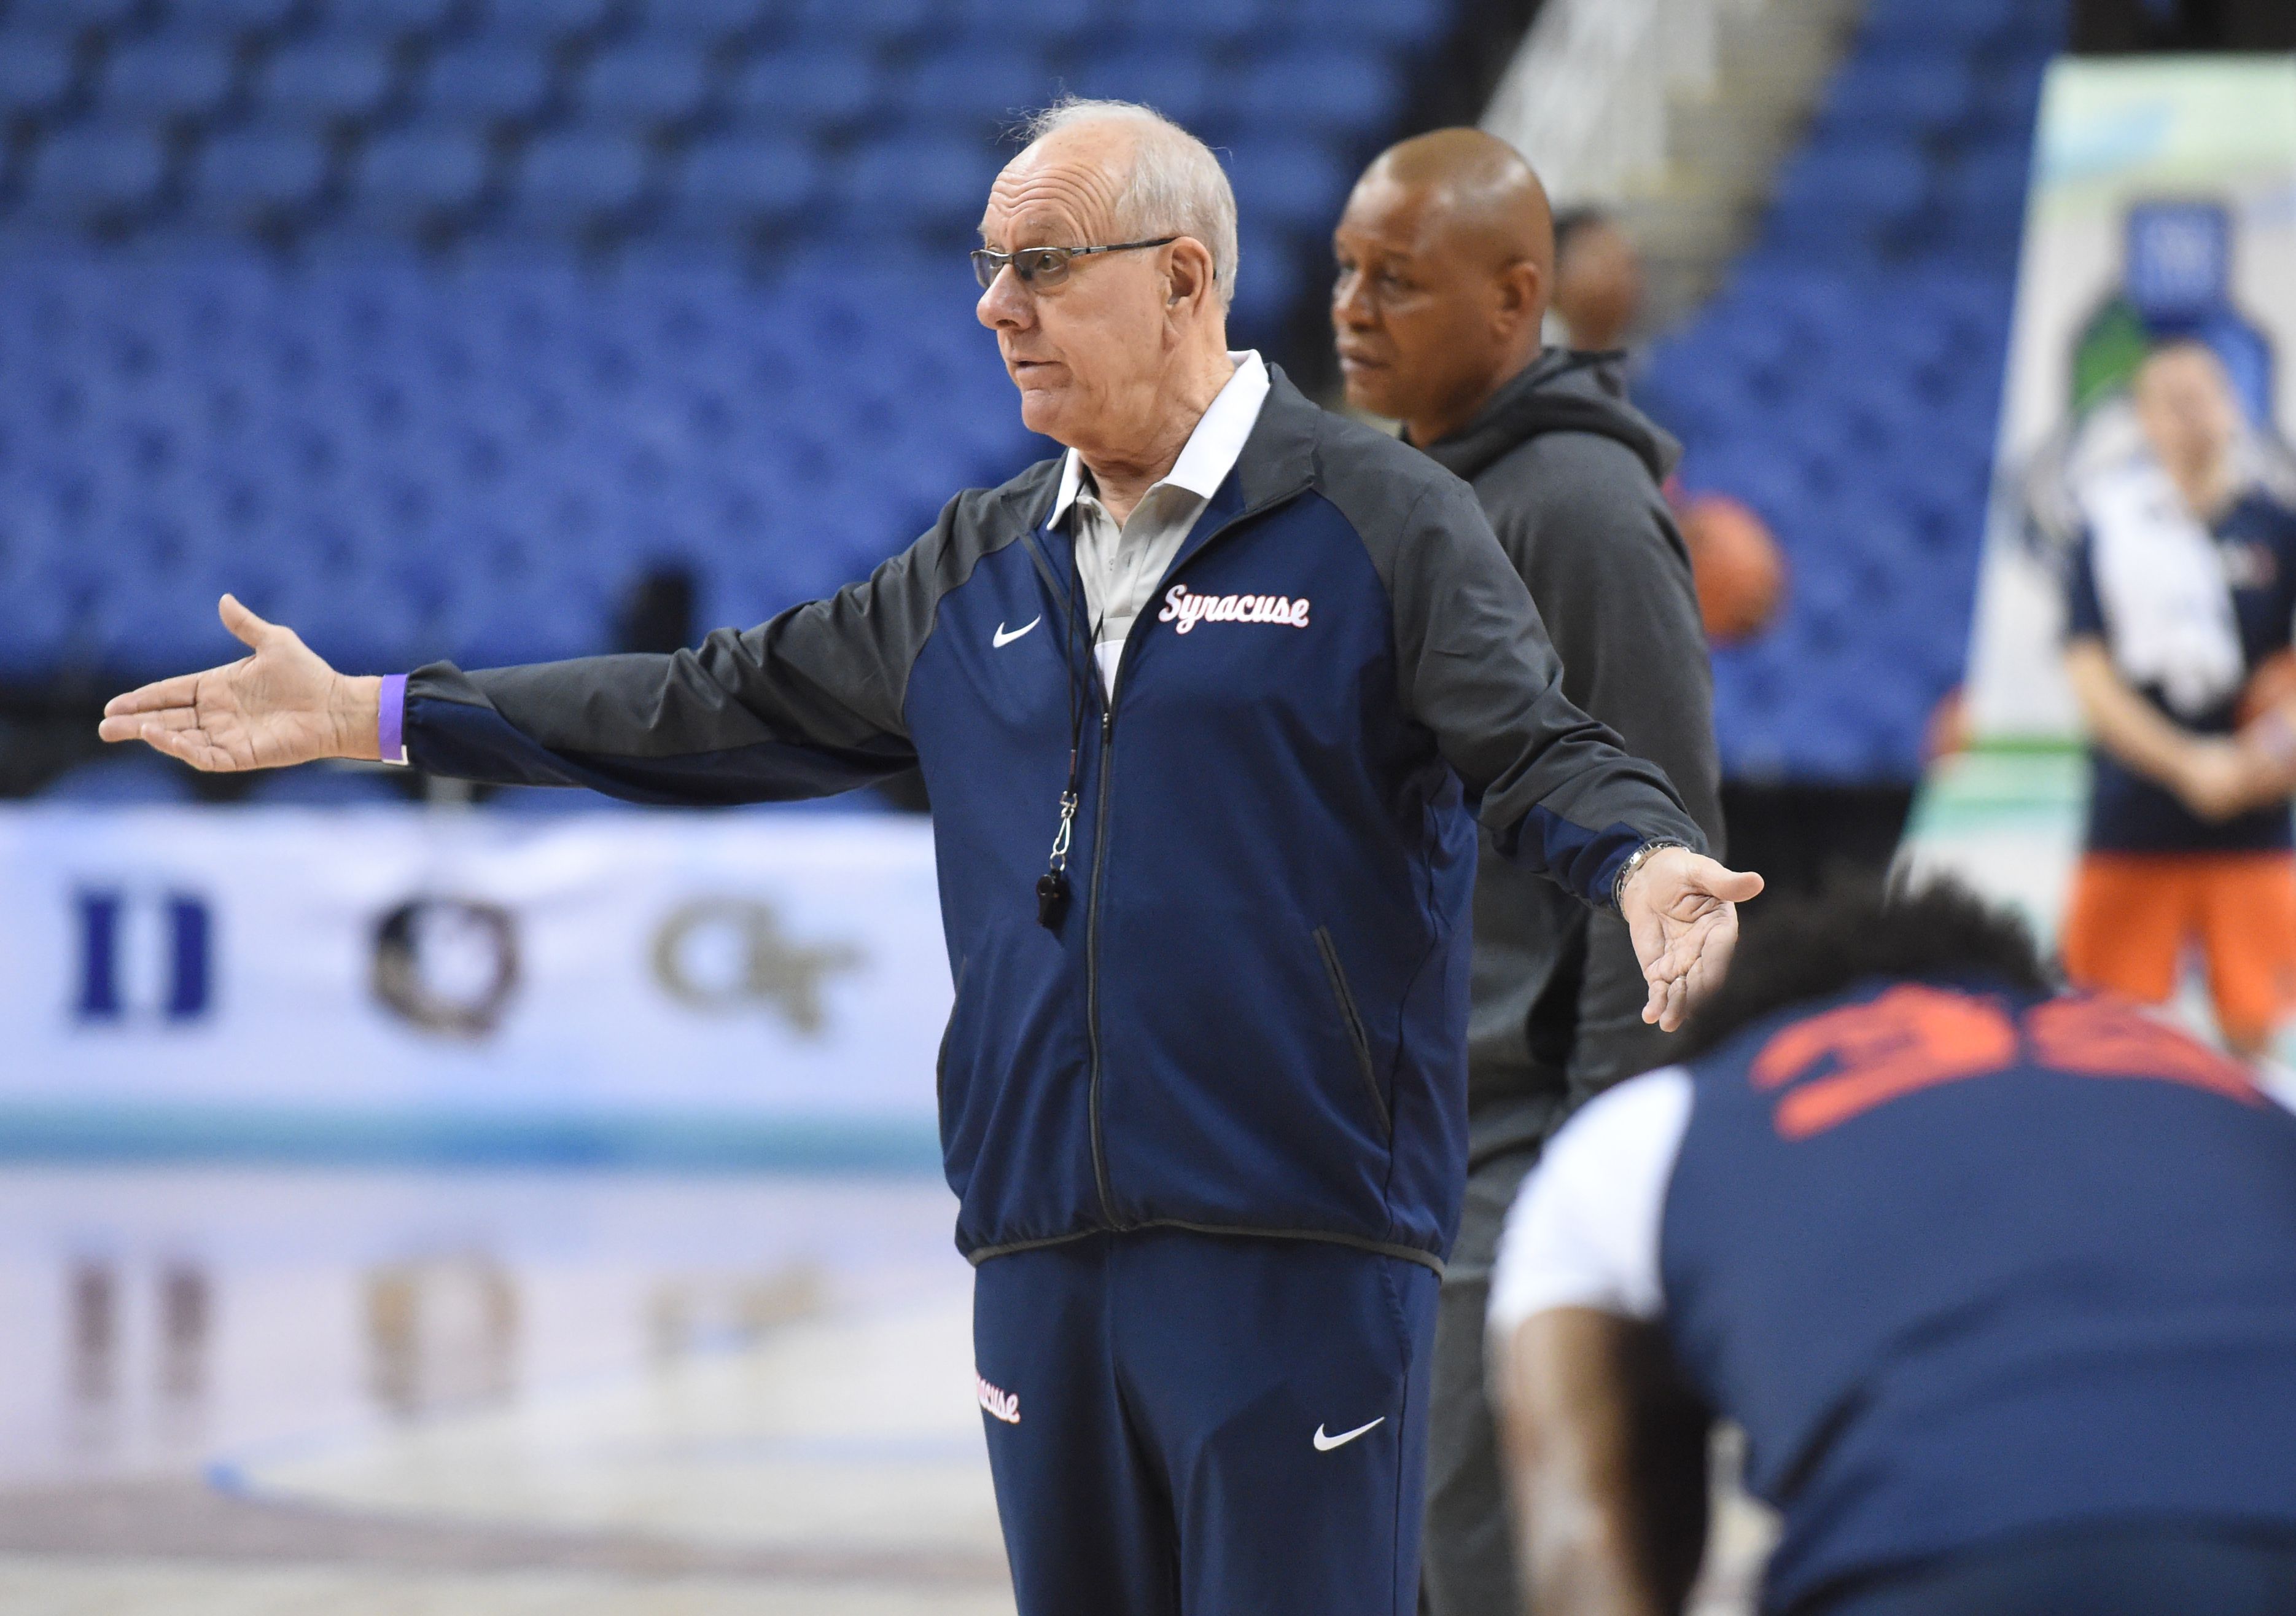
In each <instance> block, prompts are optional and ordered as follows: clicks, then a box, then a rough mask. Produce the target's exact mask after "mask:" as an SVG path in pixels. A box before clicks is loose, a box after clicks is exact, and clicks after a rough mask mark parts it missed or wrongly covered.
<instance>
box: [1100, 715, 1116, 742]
mask: <svg viewBox="0 0 2296 1616" xmlns="http://www.w3.org/2000/svg"><path fill="white" fill-rule="evenodd" d="M1115 728H1116V709H1115V708H1113V707H1103V708H1102V709H1101V710H1100V743H1101V744H1102V745H1103V746H1106V745H1107V744H1108V742H1109V737H1110V735H1111V733H1112V732H1113V731H1114V730H1115Z"/></svg>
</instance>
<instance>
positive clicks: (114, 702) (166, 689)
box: [97, 595, 382, 772]
mask: <svg viewBox="0 0 2296 1616" xmlns="http://www.w3.org/2000/svg"><path fill="white" fill-rule="evenodd" d="M217 610H218V611H220V613H221V615H222V617H223V626H224V627H225V628H228V629H230V630H231V631H232V633H233V634H234V635H236V636H239V638H240V639H242V640H243V641H244V642H246V644H247V645H248V646H249V648H250V650H252V651H253V652H254V653H255V654H254V655H252V656H249V657H242V658H241V659H240V660H238V661H236V662H231V663H227V664H225V666H223V667H221V668H210V669H208V670H207V671H206V672H205V673H187V674H181V675H178V676H177V677H175V678H172V679H161V680H160V682H159V683H158V684H156V685H144V686H143V688H142V689H141V690H131V691H129V692H128V693H127V694H126V695H121V696H114V697H112V698H111V701H108V702H106V703H105V704H104V709H103V723H102V726H101V727H100V728H99V729H98V731H97V733H98V734H101V735H102V737H103V738H104V739H105V740H107V741H142V742H145V743H146V744H147V745H149V746H152V748H154V749H156V750H157V751H163V752H165V753H167V754H168V756H169V757H171V758H181V759H183V760H184V762H186V763H188V764H190V765H191V766H192V767H193V768H200V769H208V770H211V771H221V772H229V771H234V770H239V769H250V768H283V767H286V766H288V765H289V764H292V763H309V762H311V761H313V760H314V759H320V758H364V759H369V760H370V761H372V760H373V759H377V758H379V757H380V756H381V753H380V751H379V747H380V743H381V742H380V737H379V735H378V734H377V731H376V720H377V718H378V716H379V710H380V705H381V692H382V681H381V679H377V678H347V677H344V676H343V675H341V674H339V673H337V672H336V671H335V670H334V669H332V668H330V667H328V666H327V664H326V663H325V662H324V661H323V660H321V659H320V658H319V656H318V654H317V653H316V652H314V651H313V650H312V649H311V648H310V647H309V646H307V645H306V644H303V642H302V640H301V638H300V637H299V636H297V634H296V633H295V631H294V630H293V629H291V628H282V627H281V626H280V625H278V624H276V623H266V622H265V621H264V620H263V619H261V618H259V617H258V616H256V615H255V613H253V612H252V611H249V610H248V609H247V608H246V607H244V606H242V605H241V604H240V603H239V602H238V601H237V600H235V599H234V598H233V597H232V596H230V595H225V596H224V597H223V601H222V603H221V605H220V606H219V607H218V608H217Z"/></svg>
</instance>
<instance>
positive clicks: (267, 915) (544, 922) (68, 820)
mask: <svg viewBox="0 0 2296 1616" xmlns="http://www.w3.org/2000/svg"><path fill="white" fill-rule="evenodd" d="M949 1002H950V988H949V976H948V964H947V955H946V952H945V950H944V947H943V943H942V935H941V929H940V915H939V902H938V898H937V896H936V890H935V884H934V872H933V854H932V836H931V828H930V826H929V825H927V824H925V823H924V822H922V820H909V819H906V818H901V817H896V816H875V815H865V814H852V815H845V814H771V813H767V814H754V813H741V812H734V813H724V814H692V813H668V812H647V811H635V810H615V809H609V810H603V811H599V812H594V813H592V812H575V813H568V814H564V815H557V816H547V817H537V818H531V819H529V818H525V817H523V816H508V815H498V814H491V813H488V812H485V811H483V810H478V811H473V810H467V809H465V810H455V809H435V808H434V809H423V808H411V807H410V808H348V809H312V808H118V809H91V808H85V807H74V808H62V807H53V808H49V807H40V806H21V807H9V808H4V809H0V1018H4V1020H0V1025H4V1026H5V1028H6V1029H7V1033H6V1045H5V1046H4V1048H0V1151H4V1150H5V1149H7V1148H8V1147H9V1146H10V1144H11V1143H12V1142H11V1140H10V1139H9V1135H10V1133H11V1131H14V1132H15V1133H16V1134H17V1136H18V1137H17V1138H16V1140H15V1141H13V1144H15V1146H16V1148H17V1149H18V1150H19V1151H21V1150H22V1149H24V1148H27V1146H26V1145H25V1144H24V1140H25V1138H26V1137H27V1136H30V1137H33V1138H35V1139H37V1137H38V1136H40V1135H41V1130H42V1129H43V1128H46V1129H49V1130H50V1131H52V1132H53V1133H55V1135H56V1136H57V1137H58V1138H59V1139H61V1140H62V1141H64V1148H68V1149H78V1150H96V1151H99V1152H100V1151H101V1149H102V1136H103V1135H104V1133H105V1130H106V1128H108V1127H111V1126H112V1125H114V1124H116V1125H118V1126H119V1128H123V1129H125V1130H126V1134H127V1136H133V1137H135V1138H137V1139H139V1140H141V1141H142V1142H143V1147H148V1148H160V1147H161V1141H160V1138H159V1136H160V1135H161V1134H165V1133H166V1132H167V1131H168V1129H169V1128H172V1129H174V1130H175V1131H176V1132H177V1133H180V1134H184V1135H185V1136H197V1137H204V1138H208V1139H209V1140H211V1141H213V1140H218V1139H219V1140H221V1141H222V1142H223V1143H224V1144H225V1145H226V1146H229V1145H231V1144H233V1143H234V1138H235V1137H236V1135H237V1134H244V1135H248V1136H250V1137H251V1138H253V1139H256V1140H258V1141H260V1140H271V1141H274V1142H284V1144H285V1146H286V1147H287V1148H289V1149H292V1148H293V1147H294V1141H295V1140H296V1139H297V1138H299V1137H318V1138H324V1139H327V1140H332V1142H333V1144H332V1145H331V1146H330V1148H351V1146H350V1145H348V1144H346V1141H353V1140H356V1138H357V1137H358V1136H361V1134H362V1131H363V1130H364V1132H365V1134H368V1135H373V1136H382V1135H389V1134H392V1130H394V1129H395V1130H397V1133H396V1134H395V1135H394V1136H396V1137H398V1138H399V1139H400V1140H401V1142H402V1143H405V1142H406V1141H408V1140H414V1141H417V1142H418V1144H417V1146H416V1148H418V1149H419V1148H421V1147H422V1144H421V1142H427V1144H428V1145H429V1146H431V1147H436V1148H439V1149H444V1150H446V1151H447V1152H448V1153H454V1152H455V1151H456V1150H458V1149H464V1150H467V1148H470V1144H469V1139H468V1138H464V1139H463V1144H461V1145H457V1144H455V1140H456V1139H457V1138H458V1137H461V1136H459V1135H458V1134H457V1131H456V1130H457V1129H458V1128H460V1129H465V1130H467V1129H469V1128H477V1129H479V1130H480V1135H482V1136H484V1137H485V1138H489V1139H492V1140H494V1141H495V1142H496V1145H498V1146H500V1147H501V1148H504V1149H509V1150H512V1151H513V1152H515V1151H517V1150H518V1149H520V1148H521V1146H520V1144H519V1141H520V1140H521V1137H525V1138H527V1140H528V1143H529V1144H531V1143H532V1141H533V1139H534V1138H537V1137H543V1136H550V1137H556V1138H559V1139H561V1140H562V1141H571V1142H572V1143H570V1144H568V1145H567V1148H569V1149H572V1150H577V1151H581V1150H608V1151H611V1147H612V1140H613V1138H614V1137H615V1136H616V1130H617V1129H619V1130H623V1131H624V1132H626V1133H627V1132H628V1131H629V1130H633V1129H634V1130H635V1135H634V1136H643V1137H644V1138H645V1139H647V1140H651V1141H652V1146H650V1147H649V1148H652V1147H656V1146H662V1145H663V1142H664V1141H665V1140H669V1139H672V1138H674V1137H675V1136H680V1135H681V1133H682V1134H683V1136H685V1137H686V1139H687V1142H688V1144H691V1145H695V1146H698V1148H699V1149H700V1153H701V1154H703V1155H705V1156H706V1155H709V1154H712V1153H717V1154H726V1153H728V1152H730V1153H732V1154H734V1155H735V1156H738V1155H740V1154H741V1153H742V1146H741V1144H740V1143H739V1140H740V1139H741V1138H749V1139H751V1140H753V1141H754V1140H756V1139H762V1138H769V1137H772V1136H774V1130H775V1128H781V1129H782V1130H783V1134H782V1136H783V1137H784V1138H786V1137H788V1136H789V1133H788V1130H789V1129H790V1128H795V1129H796V1130H797V1131H798V1132H799V1134H804V1133H805V1132H806V1130H808V1129H810V1130H812V1133H811V1135H809V1136H814V1137H818V1136H822V1135H823V1133H824V1130H826V1131H827V1133H829V1134H832V1135H833V1134H835V1133H837V1131H838V1130H840V1129H845V1130H847V1132H848V1135H849V1136H852V1137H867V1138H873V1139H877V1140H880V1141H883V1140H887V1139H898V1140H899V1141H902V1142H903V1143H902V1146H901V1150H900V1152H898V1153H901V1154H903V1156H904V1159H914V1156H915V1155H916V1154H917V1151H918V1147H919V1146H920V1145H921V1144H929V1142H930V1141H931V1136H932V1130H933V1117H934V1061H935V1055H936V1051H937V1049H938V1046H939V1039H940V1036H941V1029H942V1026H943V1023H944V1021H945V1020H946V1018H947V1013H948V1008H949ZM155 1118H157V1119H161V1120H163V1121H162V1122H161V1123H154V1122H153V1119H155ZM218 1119H222V1120H223V1121H221V1122H218ZM410 1127H411V1128H413V1129H414V1131H413V1132H412V1133H409V1132H408V1131H407V1130H408V1129H409V1128H410ZM569 1127H571V1128H572V1132H570V1133H568V1132H566V1131H565V1130H566V1129H567V1128H569ZM155 1128H156V1129H157V1132H156V1133H155V1131H154V1130H155ZM522 1128H524V1129H528V1130H529V1133H528V1134H527V1135H524V1136H522V1135H521V1129H522ZM553 1128H556V1129H558V1130H560V1131H559V1133H557V1134H555V1135H552V1134H550V1131H549V1130H551V1129H553ZM218 1129H220V1131H218ZM534 1129H540V1130H541V1133H539V1134H536V1133H533V1132H532V1131H531V1130H534ZM234 1130H236V1134H235V1132H234ZM472 1137H477V1136H472ZM237 1142H238V1144H241V1145H242V1146H245V1145H247V1144H248V1141H247V1140H243V1139H242V1140H238V1141H237ZM251 1147H252V1148H260V1145H259V1144H257V1145H254V1146H251ZM30 1148H37V1144H35V1145H34V1146H32V1147H30ZM476 1148H478V1149H480V1152H481V1153H483V1152H484V1150H485V1149H486V1148H487V1147H485V1146H484V1145H480V1146H478V1147H476ZM537 1148H538V1153H540V1154H544V1155H547V1154H549V1153H550V1150H549V1149H548V1148H540V1147H537ZM668 1148H669V1149H670V1150H671V1152H672V1153H677V1149H678V1147H676V1146H675V1145H674V1144H673V1145H670V1146H668ZM769 1153H770V1152H769Z"/></svg>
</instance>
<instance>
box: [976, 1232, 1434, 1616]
mask: <svg viewBox="0 0 2296 1616" xmlns="http://www.w3.org/2000/svg"><path fill="white" fill-rule="evenodd" d="M1438 1284H1439V1281H1438V1278H1437V1276H1436V1275H1435V1273H1434V1271H1433V1270H1432V1269H1431V1268H1429V1267H1425V1266H1424V1265H1423V1264H1420V1263H1415V1262H1412V1261H1409V1260H1406V1259H1402V1258H1395V1257H1382V1256H1380V1255H1377V1254H1376V1253H1374V1252H1369V1251H1357V1250H1355V1249H1354V1248H1352V1247H1349V1246H1342V1245H1337V1244H1333V1243H1327V1242H1323V1241H1310V1240H1264V1239H1251V1238H1244V1237H1240V1236H1228V1235H1197V1234H1191V1233H1186V1232H1184V1231H1179V1230H1169V1229H1148V1230H1141V1231H1137V1232H1135V1233H1132V1234H1126V1235H1092V1236H1089V1237H1087V1238H1085V1239H1080V1240H1073V1241H1069V1242H1066V1243H1062V1244H1060V1245H1054V1246H1044V1247H1039V1248H1037V1249H1036V1250H1034V1251H1016V1252H1013V1253H1011V1254H1009V1255H1006V1256H1003V1257H996V1258H992V1259H989V1260H988V1261H987V1262H985V1263H983V1264H982V1265H981V1266H980V1270H979V1271H978V1272H977V1273H976V1274H975V1276H974V1278H973V1305H972V1333H973V1351H974V1365H975V1367H976V1369H977V1370H978V1372H979V1376H980V1402H981V1409H982V1413H981V1423H982V1424H983V1425H984V1426H985V1427H986V1429H987V1431H988V1459H989V1464H990V1467H991V1469H992V1470H993V1472H995V1476H996V1507H997V1512H998V1513H999V1515H1000V1516H1001V1517H1002V1519H1003V1522H1004V1527H1005V1552H1006V1554H1008V1556H1009V1557H1010V1559H1011V1561H1012V1566H1013V1589H1014V1592H1015V1594H1016V1595H1018V1598H1019V1604H1020V1616H1411V1612H1414V1611H1415V1609H1416V1608H1417V1601H1418V1589H1419V1522H1420V1510H1421V1505H1422V1497H1423V1489H1424V1472H1425V1469H1426V1460H1427V1395H1428V1371H1429V1360H1430V1358H1431V1354H1432V1348H1433V1340H1434V1333H1435V1297H1436V1291H1437V1287H1438Z"/></svg>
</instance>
